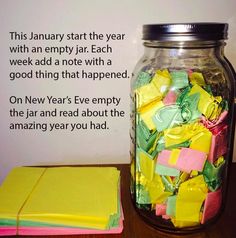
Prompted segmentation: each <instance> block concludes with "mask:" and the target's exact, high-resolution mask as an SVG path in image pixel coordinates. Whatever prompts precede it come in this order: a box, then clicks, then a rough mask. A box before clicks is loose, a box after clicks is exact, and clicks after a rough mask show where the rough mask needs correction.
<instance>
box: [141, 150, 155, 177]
mask: <svg viewBox="0 0 236 238" xmlns="http://www.w3.org/2000/svg"><path fill="white" fill-rule="evenodd" d="M138 157H139V163H140V170H141V173H142V174H143V175H144V176H145V177H146V178H147V179H148V180H150V181H151V180H152V179H153V176H154V169H155V161H156V160H154V159H153V158H152V157H151V155H149V154H148V153H146V152H145V151H143V150H142V149H139V150H138Z"/></svg>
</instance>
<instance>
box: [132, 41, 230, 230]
mask: <svg viewBox="0 0 236 238" xmlns="http://www.w3.org/2000/svg"><path fill="white" fill-rule="evenodd" d="M144 46H145V52H144V55H143V57H142V58H141V59H140V60H139V62H138V64H137V65H136V67H135V70H134V72H133V77H132V86H131V90H132V91H131V99H132V100H131V125H132V126H131V153H130V154H131V161H132V162H131V194H132V199H133V202H134V206H135V208H136V210H137V211H138V213H139V214H140V215H141V216H142V217H143V218H144V219H145V220H146V221H147V222H148V223H150V224H151V225H153V226H155V227H156V228H158V229H160V230H163V231H167V232H180V233H187V232H192V231H197V230H199V229H202V228H203V227H205V226H206V225H208V224H210V223H212V222H213V221H214V220H215V219H216V218H217V217H218V215H219V214H220V213H221V211H222V209H223V206H224V203H225V195H226V189H227V177H228V167H229V163H230V162H231V159H232V148H233V134H234V112H233V109H234V108H233V107H234V74H233V70H232V68H231V66H230V65H229V64H228V61H227V60H226V59H225V57H224V54H223V47H224V42H223V41H194V42H191V41H190V42H183V41H176V42H158V41H149V42H148V41H147V42H145V43H144Z"/></svg>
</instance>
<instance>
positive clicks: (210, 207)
mask: <svg viewBox="0 0 236 238" xmlns="http://www.w3.org/2000/svg"><path fill="white" fill-rule="evenodd" d="M221 201H222V191H221V189H218V190H217V191H215V192H210V193H208V194H207V197H206V201H205V204H204V209H203V214H202V220H201V224H204V223H205V222H206V221H208V220H209V219H211V218H213V217H214V216H215V215H216V214H217V213H218V211H219V209H220V207H221Z"/></svg>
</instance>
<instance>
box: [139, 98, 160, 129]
mask: <svg viewBox="0 0 236 238" xmlns="http://www.w3.org/2000/svg"><path fill="white" fill-rule="evenodd" d="M162 107H164V104H163V102H162V101H155V102H153V103H150V104H148V105H147V106H145V107H143V108H142V109H141V110H140V111H139V113H140V117H141V119H142V120H143V122H144V123H145V124H146V126H147V127H148V129H149V130H155V124H154V122H153V120H152V117H153V116H154V114H155V113H156V111H157V110H158V109H160V108H162Z"/></svg>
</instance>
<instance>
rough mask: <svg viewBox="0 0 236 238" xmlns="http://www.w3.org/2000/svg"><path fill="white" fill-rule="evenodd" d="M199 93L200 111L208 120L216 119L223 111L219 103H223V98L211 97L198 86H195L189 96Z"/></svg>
mask: <svg viewBox="0 0 236 238" xmlns="http://www.w3.org/2000/svg"><path fill="white" fill-rule="evenodd" d="M195 93H199V94H200V99H199V102H198V110H199V111H200V112H201V113H202V114H203V115H204V116H205V117H206V118H208V119H210V120H213V119H216V118H217V117H218V116H219V114H220V112H221V109H220V108H219V103H220V102H221V101H222V98H221V97H214V96H212V95H210V94H209V93H208V92H207V91H205V90H204V89H203V88H202V87H200V86H199V85H198V84H195V85H194V86H193V87H192V88H191V90H190V92H189V95H192V94H195Z"/></svg>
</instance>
